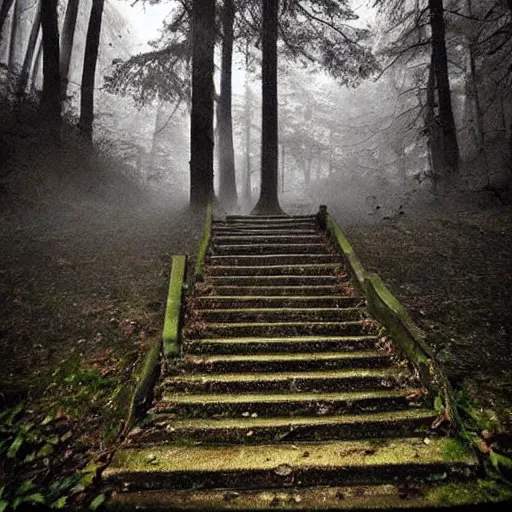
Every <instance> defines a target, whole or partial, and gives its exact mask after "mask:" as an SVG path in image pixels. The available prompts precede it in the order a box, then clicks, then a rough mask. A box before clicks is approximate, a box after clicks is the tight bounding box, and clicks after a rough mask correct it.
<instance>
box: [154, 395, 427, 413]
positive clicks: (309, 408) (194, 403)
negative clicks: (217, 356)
mask: <svg viewBox="0 0 512 512" xmlns="http://www.w3.org/2000/svg"><path fill="white" fill-rule="evenodd" d="M428 402H429V400H428V397H421V398H418V390H417V389H414V388H407V389H406V388H400V389H390V390H377V391H374V390H372V391H344V392H336V393H320V392H318V393H305V392H303V393H231V394H222V393H208V394H188V393H172V392H168V391H166V390H163V394H162V398H161V400H160V401H159V402H157V403H156V404H155V405H154V408H153V409H152V410H154V411H155V412H166V413H173V414H180V415H183V416H185V417H196V418H208V417H211V416H212V415H220V416H225V417H229V416H234V417H237V416H238V417H240V416H242V415H247V416H250V415H252V414H257V415H258V416H262V417H267V418H268V417H282V416H302V415H305V416H327V415H338V414H358V413H364V412H375V411H400V410H404V409H408V408H409V407H412V406H414V407H424V406H428V405H427V404H428Z"/></svg>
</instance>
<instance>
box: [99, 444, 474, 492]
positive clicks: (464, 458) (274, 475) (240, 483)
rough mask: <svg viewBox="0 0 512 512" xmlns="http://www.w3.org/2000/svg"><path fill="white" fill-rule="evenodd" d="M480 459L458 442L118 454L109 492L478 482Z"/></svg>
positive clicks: (172, 448)
mask: <svg viewBox="0 0 512 512" xmlns="http://www.w3.org/2000/svg"><path fill="white" fill-rule="evenodd" d="M475 468H476V458H475V456H474V455H473V454H472V453H471V452H469V451H468V450H467V449H466V448H465V447H464V446H463V445H462V444H461V443H458V442H457V441H455V440H453V439H445V438H441V439H432V440H431V442H430V443H429V444H428V445H426V444H425V443H424V442H423V440H422V439H421V438H405V439H382V440H380V439H379V440H376V439H371V440H357V441H331V442H319V443H301V444H300V445H295V444H286V443H280V444H267V445H231V446H211V445H210V446H183V445H178V444H166V445H159V446H148V447H141V448H135V447H134V448H123V449H120V450H118V451H117V452H116V453H115V455H114V458H113V460H112V463H111V464H110V466H109V467H107V468H106V470H105V471H104V472H103V480H104V482H105V483H106V484H107V485H120V486H125V488H126V487H127V488H128V489H129V490H137V489H162V488H168V489H173V490H176V489H197V488H198V487H199V488H201V489H215V488H217V489H218V488H221V489H240V488H242V489H262V488H280V487H309V486H311V485H315V486H321V485H329V486H333V485H334V486H335V485H352V484H366V485H369V484H374V485H375V484H377V483H395V482H396V481H400V480H403V481H408V482H414V481H420V482H421V481H423V480H424V479H428V478H432V476H433V475H434V476H438V475H443V478H444V479H448V480H452V479H453V480H454V481H460V480H466V479H467V478H468V477H470V476H473V475H474V471H475Z"/></svg>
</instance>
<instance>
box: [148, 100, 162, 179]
mask: <svg viewBox="0 0 512 512" xmlns="http://www.w3.org/2000/svg"><path fill="white" fill-rule="evenodd" d="M164 124H165V120H164V105H163V101H160V100H158V104H157V110H156V115H155V128H154V130H153V139H152V141H151V153H150V154H149V162H148V169H147V177H148V180H150V181H151V180H153V179H155V177H156V174H157V173H156V172H155V167H156V161H157V158H156V157H157V153H158V144H159V141H160V140H159V139H160V137H161V133H162V130H163V127H164Z"/></svg>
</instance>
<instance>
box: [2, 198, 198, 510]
mask: <svg viewBox="0 0 512 512" xmlns="http://www.w3.org/2000/svg"><path fill="white" fill-rule="evenodd" d="M144 199H146V200H147V203H146V204H144ZM118 204H122V206H116V205H115V204H114V205H113V204H112V202H110V204H108V203H107V202H105V203H98V202H96V203H90V204H87V203H86V202H80V203H77V204H60V205H57V206H54V207H52V208H49V207H48V206H45V207H38V208H36V209H32V211H30V212H27V211H24V212H19V211H10V212H8V213H7V214H4V215H2V217H1V218H0V260H1V261H2V268H1V269H0V300H1V304H2V307H1V309H0V360H1V361H2V371H1V376H0V454H1V455H2V456H3V457H2V456H0V459H2V458H4V457H5V459H4V462H8V459H11V460H10V462H9V463H8V464H5V465H4V464H2V463H0V487H1V482H2V480H6V481H8V482H9V481H10V483H11V487H10V488H8V489H7V492H6V494H9V493H10V500H11V501H12V500H14V499H15V498H16V496H17V495H18V494H20V492H21V494H23V493H25V494H27V493H31V494H32V495H33V494H34V493H36V494H41V495H43V497H44V500H45V503H46V504H47V505H51V504H52V503H54V504H56V505H58V504H57V503H56V502H57V501H58V499H67V500H68V501H67V503H68V504H69V503H70V501H71V500H75V501H76V500H78V501H79V502H80V501H83V500H90V493H89V494H87V493H85V492H83V491H84V488H85V487H86V484H89V483H90V482H91V480H93V477H94V474H95V471H96V467H95V466H94V465H92V466H89V467H88V469H87V465H88V464H89V462H90V461H91V460H92V459H95V460H96V461H97V464H98V465H101V463H102V462H103V461H104V460H105V450H106V449H107V448H108V447H109V446H111V445H112V442H113V441H115V438H116V436H117V435H118V434H119V433H120V431H121V430H122V428H123V420H124V419H125V418H126V416H127V405H128V401H129V397H130V393H131V391H132V390H133V379H131V376H132V372H133V371H134V369H136V368H137V367H138V366H139V365H140V363H141V361H142V359H143V356H144V354H145V352H146V350H147V349H148V347H149V346H150V345H151V344H152V343H153V342H155V340H157V339H158V338H159V337H160V336H161V330H162V324H163V317H164V310H165V303H166V296H167V289H168V284H169V275H170V265H171V255H172V254H187V255H189V256H190V259H189V269H192V268H193V265H194V257H195V254H196V252H197V248H198V244H199V240H200V238H201V236H202V229H203V225H204V214H201V215H198V214H192V213H191V212H190V211H189V210H187V209H186V207H185V204H184V203H181V204H179V203H178V204H173V203H172V201H170V200H169V201H168V203H167V205H166V204H165V203H164V202H162V200H161V198H160V200H159V203H158V205H155V204H151V197H149V198H148V197H141V198H139V199H138V201H135V200H133V198H132V199H131V203H130V201H128V203H126V202H118ZM17 404H23V408H21V407H19V408H18V409H16V408H14V409H12V407H15V406H16V405H17ZM3 408H4V411H7V412H9V411H11V415H12V416H13V417H12V419H9V418H8V417H5V413H4V417H2V412H1V411H2V409H3ZM27 425H29V426H30V427H29V431H26V428H27V427H26V426H27ZM56 433H57V435H56ZM16 439H18V440H19V442H18V444H19V445H20V446H17V445H16ZM2 442H4V444H3V446H2ZM5 443H7V444H5ZM13 446H14V447H15V449H14V451H12V450H11V453H9V449H10V447H13ZM6 454H7V456H6ZM2 466H3V467H2ZM84 467H86V471H85V473H83V474H80V473H78V474H77V471H78V470H82V471H83V468H84ZM29 481H32V482H33V483H34V482H35V484H37V486H36V487H34V488H30V489H29V490H28V491H26V492H25V490H24V488H23V485H24V483H26V482H29ZM50 482H53V483H54V487H55V489H54V491H52V490H50V491H48V489H49V486H50ZM35 484H34V485H35ZM20 489H22V490H21V491H20ZM22 491H23V492H22ZM1 501H2V496H0V503H1ZM7 501H9V498H7ZM100 501H101V496H100Z"/></svg>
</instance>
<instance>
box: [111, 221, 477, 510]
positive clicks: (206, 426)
mask: <svg viewBox="0 0 512 512" xmlns="http://www.w3.org/2000/svg"><path fill="white" fill-rule="evenodd" d="M416 375H417V373H416V372H414V369H413V368H411V366H410V365H408V364H407V362H405V361H401V360H400V359H399V358H398V357H397V356H396V355H395V354H394V352H393V349H392V346H391V344H390V342H389V340H388V339H387V338H385V337H384V336H383V335H382V332H381V329H380V326H379V325H378V324H377V322H375V321H374V320H372V319H371V318H369V316H368V313H367V311H366V308H365V300H364V298H362V297H359V296H357V294H356V293H354V289H353V287H352V285H351V282H350V279H349V276H348V275H347V273H346V270H345V268H344V263H343V260H342V257H341V256H340V255H339V254H338V253H337V252H336V251H335V249H334V248H333V247H332V245H331V244H330V242H329V240H328V238H327V236H326V235H325V233H324V232H322V231H321V230H319V228H318V226H317V224H316V221H315V217H313V216H300V217H228V218H227V219H226V220H225V221H214V223H213V230H212V240H211V245H210V249H209V255H208V257H207V261H206V267H205V280H204V282H202V283H199V284H197V285H196V288H195V292H194V294H193V295H192V296H191V297H189V299H188V304H187V312H186V317H185V326H184V329H183V348H182V358H180V359H177V360H175V361H169V364H168V371H167V372H166V375H165V376H163V377H162V378H161V380H160V383H159V386H158V391H157V399H156V400H155V403H154V405H153V408H152V409H151V411H150V412H149V415H148V418H147V419H146V420H145V422H144V424H143V425H140V426H138V427H136V428H135V429H134V430H133V431H132V433H131V435H130V436H129V437H128V440H127V442H126V443H125V446H124V447H123V448H122V449H120V450H119V451H118V452H117V453H116V455H115V457H114V460H113V462H112V464H111V465H110V466H109V468H107V470H106V471H105V472H104V475H103V476H104V480H105V481H106V483H107V484H109V485H111V486H113V487H114V488H116V490H117V492H115V493H114V495H113V497H112V499H111V500H110V505H109V506H110V507H111V508H114V509H128V510H132V509H136V508H137V509H147V510H164V509H165V510H203V509H210V510H212V509H213V510H222V509H237V510H267V509H274V508H276V507H278V508H279V507H281V508H288V509H315V510H317V509H367V508H407V507H410V508H422V507H423V508H425V507H432V506H442V505H446V504H447V503H449V500H448V501H446V500H447V499H448V497H449V496H450V495H453V493H454V492H455V490H458V492H459V493H460V492H465V491H464V490H465V489H466V487H467V488H469V486H470V485H471V479H472V478H474V475H475V472H476V470H477V460H476V458H475V457H474V455H473V454H472V453H471V452H470V451H469V450H468V449H467V448H466V447H465V446H464V445H463V444H462V443H461V442H460V441H458V440H456V439H454V438H451V437H449V436H448V435H447V434H446V433H443V432H438V431H437V430H439V429H437V430H433V429H432V428H431V425H432V424H433V422H434V421H435V420H436V417H437V416H438V414H437V413H436V412H435V410H434V409H433V398H432V397H431V396H429V395H428V393H426V390H425V388H424V385H423V384H422V383H421V382H420V381H419V380H418V377H417V376H416ZM468 492H469V491H468ZM462 501H464V500H462Z"/></svg>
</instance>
